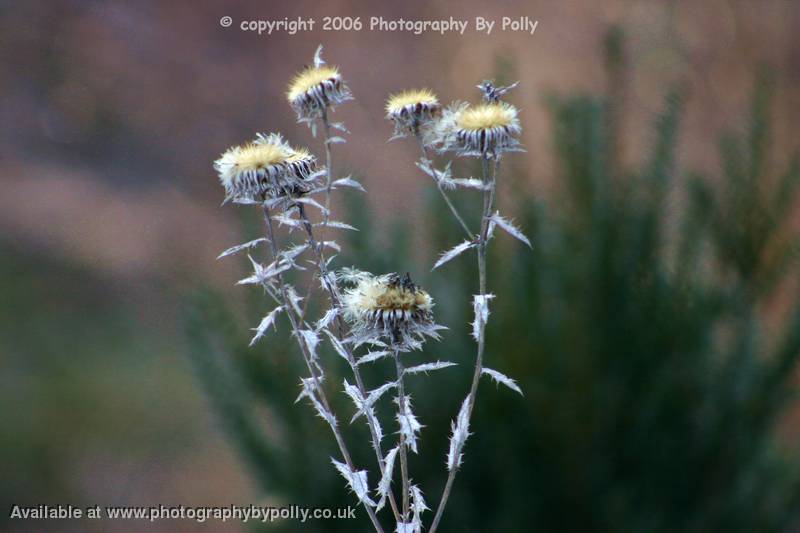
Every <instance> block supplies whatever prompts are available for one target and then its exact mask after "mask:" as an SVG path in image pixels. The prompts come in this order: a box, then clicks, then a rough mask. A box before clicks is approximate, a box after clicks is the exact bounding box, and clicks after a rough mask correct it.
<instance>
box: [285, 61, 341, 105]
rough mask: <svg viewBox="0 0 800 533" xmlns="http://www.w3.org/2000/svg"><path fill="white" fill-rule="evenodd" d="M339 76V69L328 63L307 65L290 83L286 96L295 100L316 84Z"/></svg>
mask: <svg viewBox="0 0 800 533" xmlns="http://www.w3.org/2000/svg"><path fill="white" fill-rule="evenodd" d="M338 76H339V69H338V68H336V67H330V66H328V65H322V66H320V67H307V68H306V69H305V70H302V71H300V72H299V73H298V74H297V75H296V76H295V77H294V79H292V82H291V83H290V84H289V89H288V90H287V91H286V97H287V98H288V99H289V101H290V102H293V101H294V100H296V99H297V97H299V96H301V95H303V94H304V93H305V92H306V91H308V90H309V89H311V88H313V87H314V86H316V85H319V84H320V83H322V82H323V81H325V80H329V79H331V78H336V77H338Z"/></svg>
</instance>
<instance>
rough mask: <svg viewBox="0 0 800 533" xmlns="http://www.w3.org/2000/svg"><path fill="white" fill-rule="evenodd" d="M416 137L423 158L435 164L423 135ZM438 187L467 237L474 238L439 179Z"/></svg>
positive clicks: (437, 181)
mask: <svg viewBox="0 0 800 533" xmlns="http://www.w3.org/2000/svg"><path fill="white" fill-rule="evenodd" d="M416 138H417V142H419V148H420V150H421V151H422V158H423V159H424V160H425V161H428V162H430V163H431V164H433V161H432V160H431V159H430V158H429V157H428V149H427V148H426V147H425V143H424V141H423V140H422V136H421V135H420V134H419V133H417V134H416ZM436 188H437V189H439V192H440V193H441V195H442V198H443V199H444V202H445V203H446V204H447V207H449V208H450V212H451V213H453V216H454V217H455V218H456V220H457V221H458V223H459V224H460V225H461V227H462V228H463V229H464V233H466V234H467V238H468V239H469V240H472V239H474V238H475V234H474V233H472V231H470V229H469V226H468V225H467V223H466V222H464V217H462V216H461V214H460V213H459V212H458V209H457V208H456V206H455V204H454V203H453V201H452V200H450V197H449V196H448V195H447V192H445V190H444V188H443V187H442V183H441V182H440V181H439V180H436Z"/></svg>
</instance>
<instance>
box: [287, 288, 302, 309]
mask: <svg viewBox="0 0 800 533" xmlns="http://www.w3.org/2000/svg"><path fill="white" fill-rule="evenodd" d="M285 287H286V293H287V296H288V297H289V303H290V304H291V306H292V309H294V312H295V313H296V314H297V315H298V316H300V315H302V314H303V310H302V309H301V308H300V302H302V301H303V297H302V296H300V295H299V294H297V291H296V290H294V287H292V286H291V285H288V284H287V285H285Z"/></svg>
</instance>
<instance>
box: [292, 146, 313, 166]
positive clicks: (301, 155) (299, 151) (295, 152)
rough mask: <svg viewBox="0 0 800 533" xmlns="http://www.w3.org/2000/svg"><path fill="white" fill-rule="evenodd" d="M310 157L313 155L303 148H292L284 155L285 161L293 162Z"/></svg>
mask: <svg viewBox="0 0 800 533" xmlns="http://www.w3.org/2000/svg"><path fill="white" fill-rule="evenodd" d="M311 157H313V156H312V155H311V152H309V151H308V150H306V149H305V148H292V151H291V153H290V154H289V155H288V156H287V157H286V162H287V163H295V162H297V161H303V160H306V159H310V158H311Z"/></svg>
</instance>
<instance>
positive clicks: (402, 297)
mask: <svg viewBox="0 0 800 533" xmlns="http://www.w3.org/2000/svg"><path fill="white" fill-rule="evenodd" d="M350 304H351V306H352V307H353V310H359V311H395V310H398V311H412V312H413V311H416V310H422V311H429V310H430V309H431V308H432V307H433V301H432V300H431V297H430V295H429V294H428V293H427V292H425V291H423V290H422V289H419V288H417V289H415V290H409V289H406V288H404V287H402V286H394V285H390V284H388V283H386V280H385V279H383V278H371V279H368V280H364V281H362V282H361V283H359V284H358V287H357V288H356V290H354V291H352V293H351V300H350Z"/></svg>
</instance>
